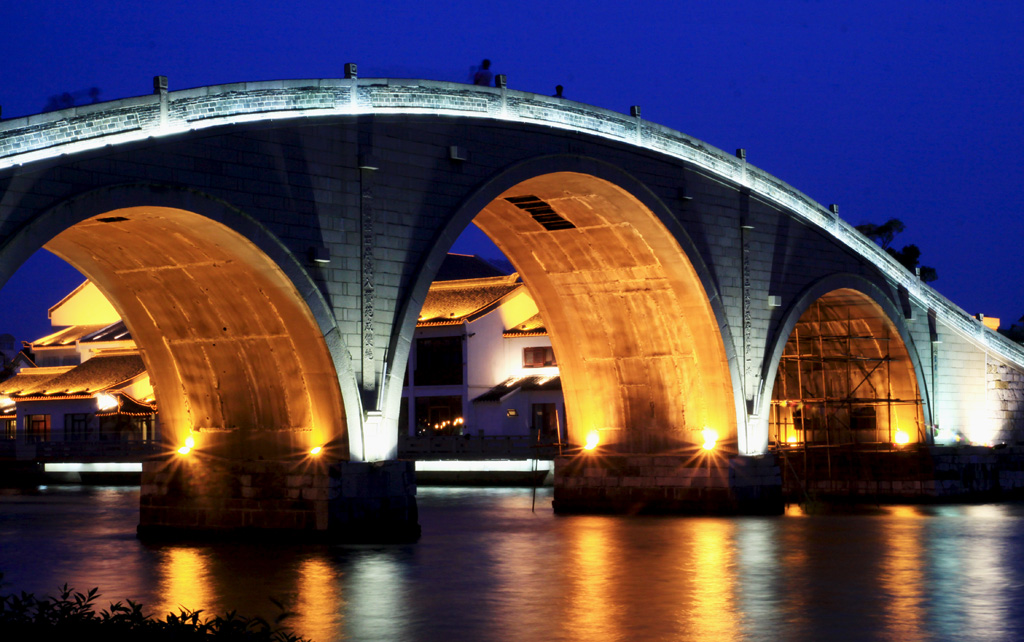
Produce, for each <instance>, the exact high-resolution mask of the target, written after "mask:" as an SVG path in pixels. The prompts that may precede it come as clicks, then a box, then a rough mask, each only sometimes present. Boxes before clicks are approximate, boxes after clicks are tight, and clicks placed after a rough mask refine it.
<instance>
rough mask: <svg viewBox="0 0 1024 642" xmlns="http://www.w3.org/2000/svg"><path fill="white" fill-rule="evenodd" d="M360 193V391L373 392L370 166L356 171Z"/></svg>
mask: <svg viewBox="0 0 1024 642" xmlns="http://www.w3.org/2000/svg"><path fill="white" fill-rule="evenodd" d="M359 173H360V183H361V188H362V194H361V198H360V203H359V209H360V212H359V214H360V228H361V232H362V238H361V242H362V266H361V267H362V275H361V277H362V278H361V280H360V285H361V289H362V300H363V310H362V334H363V336H362V346H363V348H362V352H363V355H362V356H363V358H362V362H363V363H362V368H361V370H362V389H363V392H364V393H373V392H375V391H376V388H377V368H376V365H375V362H374V352H375V350H374V338H373V329H374V328H373V313H374V310H373V305H374V298H375V297H376V290H377V279H376V276H375V275H374V259H373V246H374V230H373V218H374V216H373V214H374V207H373V169H370V168H362V169H360V170H359ZM374 398H375V396H374V395H371V394H364V400H363V403H364V406H365V407H367V408H370V407H371V406H369V405H366V404H367V402H368V400H371V399H374Z"/></svg>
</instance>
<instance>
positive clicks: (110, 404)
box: [96, 392, 118, 411]
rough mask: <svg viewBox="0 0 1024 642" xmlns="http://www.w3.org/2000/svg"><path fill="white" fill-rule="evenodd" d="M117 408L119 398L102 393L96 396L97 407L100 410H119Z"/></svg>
mask: <svg viewBox="0 0 1024 642" xmlns="http://www.w3.org/2000/svg"><path fill="white" fill-rule="evenodd" d="M117 406H118V403H117V397H115V396H114V395H112V394H110V393H109V392H101V393H98V394H97V395H96V407H97V408H98V409H99V410H101V411H103V410H112V409H114V408H117Z"/></svg>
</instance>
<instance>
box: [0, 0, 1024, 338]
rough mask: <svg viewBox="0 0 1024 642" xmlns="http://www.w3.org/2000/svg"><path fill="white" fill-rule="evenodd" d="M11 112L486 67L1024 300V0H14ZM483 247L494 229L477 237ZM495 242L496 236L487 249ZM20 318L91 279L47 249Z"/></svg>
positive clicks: (950, 280) (1001, 309)
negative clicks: (639, 123) (686, 138)
mask: <svg viewBox="0 0 1024 642" xmlns="http://www.w3.org/2000/svg"><path fill="white" fill-rule="evenodd" d="M4 23H5V29H4V35H3V37H2V38H0V60H2V62H0V105H2V108H3V116H4V117H5V118H9V117H15V116H23V115H28V114H33V113H37V112H39V111H41V110H42V109H43V108H44V107H45V105H46V103H47V101H48V100H49V98H50V96H52V95H55V94H60V93H62V92H65V91H72V92H73V91H78V90H87V89H88V88H89V87H92V86H96V87H99V88H100V90H101V94H100V98H101V100H113V99H116V98H122V97H126V96H132V95H140V94H146V93H150V91H151V88H152V80H151V79H152V77H153V76H154V75H166V76H168V77H169V79H170V86H171V89H172V90H174V89H183V88H187V87H195V86H202V85H212V84H219V83H226V82H237V81H247V80H270V79H279V78H325V77H330V78H334V77H340V76H341V75H342V64H343V63H345V62H356V63H358V64H359V73H360V76H361V77H364V78H369V77H418V78H429V79H436V80H454V81H466V80H467V79H468V78H469V74H470V66H471V65H476V64H478V63H479V61H480V59H481V58H483V57H488V58H491V59H492V60H493V61H494V65H493V68H494V70H495V71H496V72H497V73H505V74H507V75H508V78H509V86H510V87H511V88H513V89H520V90H524V91H533V92H537V93H544V94H551V93H553V91H554V86H555V85H556V84H562V85H564V86H565V96H566V98H569V99H572V100H579V101H581V102H585V103H589V104H593V105H597V106H600V107H605V108H609V109H613V110H617V111H622V112H626V111H628V109H629V106H630V105H641V106H642V108H643V116H644V118H646V119H648V120H651V121H654V122H657V123H660V124H663V125H666V126H668V127H672V128H674V129H678V130H680V131H682V132H685V133H686V134H689V135H691V136H694V137H696V138H699V139H701V140H704V141H706V142H708V143H710V144H712V145H715V146H717V147H720V148H722V149H725V150H728V151H732V150H734V149H736V148H738V147H743V148H745V149H746V150H747V159H748V161H749V162H751V163H752V164H753V165H756V166H758V167H760V168H762V169H764V170H766V171H768V172H770V173H772V174H774V175H775V176H777V177H779V178H781V179H782V180H784V181H786V182H788V183H790V184H791V185H793V186H794V187H796V188H797V189H799V190H801V191H803V192H805V193H806V194H808V195H810V196H811V197H812V198H814V199H816V200H818V201H819V202H821V203H823V204H828V203H838V204H839V205H840V215H841V216H842V217H843V218H845V219H846V220H848V221H850V222H851V223H854V224H857V223H861V222H866V221H872V222H884V221H885V220H887V219H889V218H892V217H896V218H899V219H902V220H903V222H904V223H905V224H906V226H907V230H906V231H905V232H904V233H903V234H902V235H901V236H900V237H898V238H897V239H896V245H902V244H906V243H916V244H917V245H919V246H920V247H921V249H922V252H923V255H922V262H923V263H925V264H927V265H932V266H934V267H935V268H937V270H938V274H939V280H938V281H936V282H935V283H934V284H933V285H934V286H935V287H936V288H937V289H938V290H939V291H940V292H942V293H943V294H945V295H946V296H948V297H949V298H950V299H952V300H953V301H954V302H955V303H957V304H958V305H960V306H961V307H963V308H964V309H966V310H967V311H968V312H970V313H976V312H984V313H986V314H987V315H990V316H998V317H1001V318H1002V319H1003V323H1004V325H1008V324H1009V323H1012V322H1013V321H1016V320H1017V319H1018V318H1019V317H1020V316H1021V315H1022V314H1024V300H1022V297H1021V287H1020V286H1019V285H1018V283H1019V281H1018V279H1019V278H1020V276H1021V274H1024V253H1022V252H1021V250H1020V247H1019V246H1020V244H1021V240H1022V239H1024V216H1022V214H1024V211H1022V210H1024V207H1022V205H1021V198H1020V196H1019V188H1018V184H1019V183H1020V181H1021V176H1022V173H1024V172H1022V170H1024V155H1022V153H1021V149H1020V148H1021V147H1022V145H1024V117H1022V112H1024V73H1022V71H1024V69H1022V67H1024V51H1022V49H1024V3H1020V2H1019V1H1017V2H985V3H974V2H941V1H924V0H908V1H905V2H901V3H893V2H890V1H875V0H868V1H865V2H859V3H838V2H835V3H829V2H797V1H789V2H786V1H783V2H772V3H765V2H755V1H748V2H716V3H706V2H672V3H654V2H649V3H640V4H631V3H625V2H607V1H605V0H591V1H588V2H580V1H570V2H553V1H551V0H544V1H535V0H520V1H517V2H491V3H483V2H476V3H460V2H443V1H435V2H405V1H402V2H388V1H385V0H378V1H375V2H363V1H353V2H336V1H335V2H320V1H309V2H299V3H278V2H266V1H264V0H249V1H246V2H239V1H224V2H161V1H153V2H145V3H140V2H131V3H129V2H105V3H67V2H57V1H54V0H39V1H35V2H11V3H7V6H5V7H4ZM456 249H457V250H459V251H463V252H477V251H478V250H477V248H476V246H475V245H474V241H472V240H470V241H467V242H460V244H459V245H458V246H457V247H456ZM482 251H483V253H485V254H486V253H487V252H489V251H490V250H489V249H484V250H482ZM33 263H38V264H40V265H41V267H35V268H33V269H29V268H28V267H26V268H23V269H22V270H21V271H19V273H18V275H17V276H16V277H15V279H14V280H12V282H11V283H9V284H8V285H7V286H6V287H5V288H4V290H3V291H2V292H0V300H2V301H3V306H2V309H3V312H2V314H3V316H2V317H0V332H5V331H6V332H12V333H13V334H15V335H16V336H17V337H18V338H19V339H32V338H35V337H36V336H38V335H39V334H42V333H44V332H45V331H46V328H47V327H48V326H47V325H46V320H45V317H46V308H47V307H48V306H49V305H50V304H52V303H54V302H56V301H57V300H58V299H59V298H60V297H61V296H63V295H64V294H65V293H66V292H67V291H68V290H69V289H70V288H71V287H74V285H77V282H78V280H79V277H77V276H74V275H72V276H70V277H68V276H67V275H66V274H65V272H66V270H59V269H57V268H54V267H52V262H50V261H42V260H39V261H34V262H33Z"/></svg>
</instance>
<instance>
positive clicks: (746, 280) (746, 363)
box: [740, 190, 754, 412]
mask: <svg viewBox="0 0 1024 642" xmlns="http://www.w3.org/2000/svg"><path fill="white" fill-rule="evenodd" d="M749 218H750V193H749V192H748V191H746V190H743V191H741V192H740V271H741V279H742V287H743V298H742V304H743V386H744V396H745V397H746V398H747V400H748V401H750V397H749V396H747V395H746V392H747V391H753V390H754V387H753V386H751V385H750V381H749V380H748V379H749V377H750V373H751V372H753V369H752V365H753V356H752V352H753V351H752V350H751V349H750V344H751V342H752V341H753V334H754V322H753V319H752V318H751V310H750V285H751V283H750V281H751V277H750V233H751V231H752V230H753V229H754V226H753V225H751V224H750V222H749ZM749 411H750V410H748V412H749Z"/></svg>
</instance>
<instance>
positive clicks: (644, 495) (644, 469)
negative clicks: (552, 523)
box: [554, 453, 783, 515]
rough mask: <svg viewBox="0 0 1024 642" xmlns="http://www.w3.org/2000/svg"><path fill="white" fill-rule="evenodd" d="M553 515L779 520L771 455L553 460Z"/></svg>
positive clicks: (611, 456) (613, 456) (778, 490)
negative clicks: (737, 516) (772, 517)
mask: <svg viewBox="0 0 1024 642" xmlns="http://www.w3.org/2000/svg"><path fill="white" fill-rule="evenodd" d="M554 510H555V512H556V513H563V514H565V513H627V514H636V513H679V514H707V515H734V514H755V515H764V514H768V515H772V514H780V513H782V510H783V503H782V481H781V477H780V474H779V467H778V465H777V463H776V462H775V460H774V458H773V457H772V455H770V454H767V455H763V456H760V457H745V456H741V455H705V454H702V453H696V454H681V455H676V454H672V455H644V454H600V455H597V454H591V453H583V454H580V455H576V456H570V457H558V458H556V459H555V498H554Z"/></svg>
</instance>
